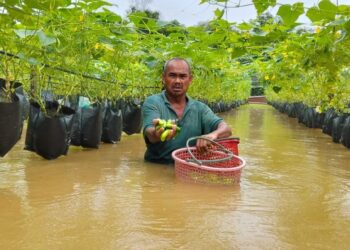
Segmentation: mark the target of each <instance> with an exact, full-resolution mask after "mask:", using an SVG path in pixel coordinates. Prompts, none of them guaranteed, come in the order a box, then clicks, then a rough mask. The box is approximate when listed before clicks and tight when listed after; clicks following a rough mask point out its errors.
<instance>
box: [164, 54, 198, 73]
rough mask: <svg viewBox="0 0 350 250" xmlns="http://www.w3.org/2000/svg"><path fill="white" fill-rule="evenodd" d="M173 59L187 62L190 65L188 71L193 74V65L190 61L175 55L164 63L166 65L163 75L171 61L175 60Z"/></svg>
mask: <svg viewBox="0 0 350 250" xmlns="http://www.w3.org/2000/svg"><path fill="white" fill-rule="evenodd" d="M173 61H183V62H185V63H186V64H187V66H188V72H189V74H190V75H192V70H191V65H190V63H189V62H188V61H187V60H186V59H184V58H181V57H174V58H171V59H170V60H168V61H166V62H165V63H164V66H163V75H164V74H165V73H166V71H167V69H168V65H169V63H171V62H173Z"/></svg>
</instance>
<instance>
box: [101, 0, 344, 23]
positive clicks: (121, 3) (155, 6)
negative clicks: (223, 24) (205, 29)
mask: <svg viewBox="0 0 350 250" xmlns="http://www.w3.org/2000/svg"><path fill="white" fill-rule="evenodd" d="M106 1H107V2H109V3H112V4H114V6H113V7H111V8H110V9H111V10H112V11H114V12H116V13H117V14H119V15H121V16H122V17H125V16H126V12H127V10H129V9H130V6H131V5H132V4H133V3H137V2H138V3H139V4H140V6H142V5H144V6H146V7H147V9H150V10H153V11H158V12H159V13H160V19H161V20H164V21H172V20H174V19H176V20H178V21H179V22H180V23H182V24H184V25H186V26H191V25H197V24H198V23H199V22H205V21H208V20H211V19H212V18H213V16H214V13H213V12H214V10H215V9H216V8H218V7H217V6H212V5H209V4H207V3H205V4H199V3H200V0H106ZM239 1H240V2H241V5H243V4H251V3H252V0H231V1H230V5H231V6H232V5H234V3H237V2H239ZM331 1H332V2H333V3H335V4H336V3H337V2H338V4H350V0H331ZM277 2H278V3H282V4H293V3H296V2H303V3H304V6H305V7H312V6H315V5H316V6H317V4H318V2H319V0H277ZM278 8H279V7H278V6H277V7H275V8H272V9H270V12H271V13H272V14H275V13H277V11H278ZM226 17H227V20H228V21H230V22H237V23H241V22H243V21H249V20H251V19H254V18H256V10H255V8H254V6H248V7H243V8H230V9H228V12H227V16H226V15H225V16H224V18H226ZM298 22H301V23H309V20H308V18H307V17H306V16H305V15H304V16H302V17H300V18H299V19H298Z"/></svg>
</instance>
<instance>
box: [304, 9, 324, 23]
mask: <svg viewBox="0 0 350 250" xmlns="http://www.w3.org/2000/svg"><path fill="white" fill-rule="evenodd" d="M306 16H307V17H308V18H309V19H310V20H311V22H318V21H321V20H322V19H323V15H322V12H321V11H320V10H319V8H317V7H311V8H310V9H309V10H308V11H307V12H306Z"/></svg>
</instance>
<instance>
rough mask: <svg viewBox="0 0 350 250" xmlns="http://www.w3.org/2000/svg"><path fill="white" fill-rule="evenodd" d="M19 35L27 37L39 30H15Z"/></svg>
mask: <svg viewBox="0 0 350 250" xmlns="http://www.w3.org/2000/svg"><path fill="white" fill-rule="evenodd" d="M13 31H14V32H15V33H16V35H17V36H19V37H20V38H26V37H27V36H34V35H35V34H36V33H37V32H38V31H37V30H23V29H19V30H13Z"/></svg>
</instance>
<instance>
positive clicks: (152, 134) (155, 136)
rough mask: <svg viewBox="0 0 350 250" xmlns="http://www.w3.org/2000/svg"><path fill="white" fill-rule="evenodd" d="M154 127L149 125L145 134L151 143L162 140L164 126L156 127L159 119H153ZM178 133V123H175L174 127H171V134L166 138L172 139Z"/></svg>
mask: <svg viewBox="0 0 350 250" xmlns="http://www.w3.org/2000/svg"><path fill="white" fill-rule="evenodd" d="M152 122H153V127H148V128H146V129H145V136H146V137H147V138H148V141H149V142H150V143H156V142H160V141H161V140H160V136H161V135H162V133H163V131H164V128H159V129H156V126H157V124H158V123H159V119H153V121H152ZM175 135H176V125H175V124H174V125H173V128H172V129H170V131H169V134H168V135H167V137H166V140H167V141H168V140H170V139H171V138H173V137H174V136H175Z"/></svg>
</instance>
